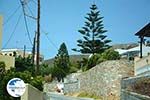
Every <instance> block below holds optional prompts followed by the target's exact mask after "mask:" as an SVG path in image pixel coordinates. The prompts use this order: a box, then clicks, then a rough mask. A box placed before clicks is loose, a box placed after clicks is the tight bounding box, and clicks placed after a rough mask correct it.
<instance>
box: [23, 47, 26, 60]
mask: <svg viewBox="0 0 150 100" xmlns="http://www.w3.org/2000/svg"><path fill="white" fill-rule="evenodd" d="M25 56H26V45H24V49H23V58H24V59H25Z"/></svg>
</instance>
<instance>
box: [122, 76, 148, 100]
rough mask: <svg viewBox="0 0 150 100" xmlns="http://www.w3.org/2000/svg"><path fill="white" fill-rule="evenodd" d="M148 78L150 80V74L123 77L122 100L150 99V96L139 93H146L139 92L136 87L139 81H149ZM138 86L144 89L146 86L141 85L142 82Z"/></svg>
mask: <svg viewBox="0 0 150 100" xmlns="http://www.w3.org/2000/svg"><path fill="white" fill-rule="evenodd" d="M148 80H150V75H145V76H136V77H130V78H127V79H123V80H122V81H121V100H150V97H149V96H146V95H141V94H139V93H143V94H144V92H139V91H138V90H135V89H134V88H135V86H137V84H138V83H141V82H143V83H144V82H145V81H148ZM134 85H135V86H134ZM138 86H139V87H141V88H142V89H144V87H145V85H144V86H143V85H142V86H141V85H140V84H139V85H138ZM139 87H138V88H139ZM140 90H141V89H140ZM147 90H148V89H147ZM147 90H144V91H147ZM131 91H134V92H131ZM135 92H137V93H135Z"/></svg>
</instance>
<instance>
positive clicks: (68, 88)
mask: <svg viewBox="0 0 150 100" xmlns="http://www.w3.org/2000/svg"><path fill="white" fill-rule="evenodd" d="M79 90H80V82H79V80H77V81H75V82H69V83H64V93H67V94H71V93H75V92H79Z"/></svg>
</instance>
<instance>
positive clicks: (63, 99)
mask: <svg viewBox="0 0 150 100" xmlns="http://www.w3.org/2000/svg"><path fill="white" fill-rule="evenodd" d="M44 100H94V99H92V98H79V97H70V96H65V95H62V94H58V93H52V92H51V93H46V96H45V98H44Z"/></svg>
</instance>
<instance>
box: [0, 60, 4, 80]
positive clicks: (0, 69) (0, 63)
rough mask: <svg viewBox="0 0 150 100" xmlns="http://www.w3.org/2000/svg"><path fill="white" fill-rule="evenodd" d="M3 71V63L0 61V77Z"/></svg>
mask: <svg viewBox="0 0 150 100" xmlns="http://www.w3.org/2000/svg"><path fill="white" fill-rule="evenodd" d="M4 73H5V63H4V62H0V77H1V76H3V74H4Z"/></svg>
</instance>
